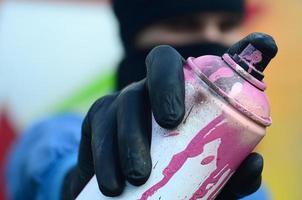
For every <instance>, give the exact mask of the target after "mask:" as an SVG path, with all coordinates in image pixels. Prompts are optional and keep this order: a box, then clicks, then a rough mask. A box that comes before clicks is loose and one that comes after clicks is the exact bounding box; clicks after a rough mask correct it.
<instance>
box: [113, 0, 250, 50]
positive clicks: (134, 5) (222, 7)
mask: <svg viewBox="0 0 302 200" xmlns="http://www.w3.org/2000/svg"><path fill="white" fill-rule="evenodd" d="M112 1H113V10H114V13H115V15H116V17H117V19H118V22H119V28H120V36H121V39H122V42H123V45H124V48H125V51H126V52H128V51H129V49H131V48H133V45H134V39H135V37H136V36H137V34H138V33H139V32H140V31H142V30H143V29H145V28H146V27H148V26H149V25H151V24H154V23H156V22H159V21H161V20H164V19H168V18H173V17H177V16H184V15H192V14H197V13H202V12H228V13H233V14H238V16H240V17H243V15H244V7H245V0H112Z"/></svg>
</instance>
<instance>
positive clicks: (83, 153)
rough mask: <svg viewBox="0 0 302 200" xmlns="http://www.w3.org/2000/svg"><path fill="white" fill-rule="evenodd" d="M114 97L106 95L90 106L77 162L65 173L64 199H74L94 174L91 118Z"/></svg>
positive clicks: (84, 122) (83, 126)
mask: <svg viewBox="0 0 302 200" xmlns="http://www.w3.org/2000/svg"><path fill="white" fill-rule="evenodd" d="M114 98H115V96H108V97H106V98H101V99H99V100H97V101H96V102H95V103H94V104H93V105H92V106H91V108H90V110H89V111H88V113H87V115H86V117H85V119H84V121H83V123H82V135H81V142H80V147H79V156H78V163H77V165H76V166H75V167H74V168H73V169H72V170H70V172H69V173H68V174H67V175H66V178H65V182H64V195H63V196H64V199H75V198H76V197H77V196H78V195H79V194H80V192H81V191H82V190H83V188H84V187H85V186H86V184H87V183H88V182H89V180H90V179H91V178H92V176H93V175H94V174H95V170H94V163H93V156H92V150H91V139H92V137H91V134H92V132H91V120H92V118H93V116H94V115H95V114H96V113H97V112H102V108H107V107H108V106H109V105H111V103H112V101H113V99H114Z"/></svg>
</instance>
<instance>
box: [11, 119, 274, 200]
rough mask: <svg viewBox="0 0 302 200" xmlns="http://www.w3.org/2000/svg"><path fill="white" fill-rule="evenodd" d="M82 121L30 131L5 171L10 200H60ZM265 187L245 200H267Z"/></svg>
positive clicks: (41, 124)
mask: <svg viewBox="0 0 302 200" xmlns="http://www.w3.org/2000/svg"><path fill="white" fill-rule="evenodd" d="M82 120H83V118H82V117H80V116H77V115H74V114H63V115H59V116H54V117H51V118H48V119H45V120H43V121H40V122H38V123H37V124H35V125H34V126H32V127H30V128H28V129H27V130H26V131H25V133H23V134H22V137H21V138H20V139H19V141H18V142H17V143H16V145H15V147H14V149H13V151H12V153H11V155H10V157H9V160H8V166H7V170H6V179H7V188H8V192H9V197H10V199H11V200H24V199H26V200H58V199H60V193H61V188H62V184H63V180H64V176H65V175H66V173H67V172H68V170H69V169H70V168H72V167H73V166H75V165H76V161H77V154H78V147H79V143H80V137H81V124H82ZM268 199H269V198H268V195H267V194H266V191H265V189H264V188H263V187H262V188H261V189H260V190H259V191H258V192H257V193H256V194H254V195H252V196H250V197H247V198H244V200H268Z"/></svg>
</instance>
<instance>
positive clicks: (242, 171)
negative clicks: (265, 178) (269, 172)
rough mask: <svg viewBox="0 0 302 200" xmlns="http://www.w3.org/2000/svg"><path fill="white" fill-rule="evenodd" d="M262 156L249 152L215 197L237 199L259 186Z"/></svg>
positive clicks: (254, 190)
mask: <svg viewBox="0 0 302 200" xmlns="http://www.w3.org/2000/svg"><path fill="white" fill-rule="evenodd" d="M262 170H263V158H262V156H261V155H260V154H258V153H251V154H250V155H249V156H248V157H247V158H246V159H245V160H244V161H243V163H242V164H241V165H240V167H239V169H238V170H237V171H236V172H235V174H234V175H233V176H232V177H231V179H230V180H229V182H228V183H227V184H226V185H225V187H224V188H223V190H222V191H221V193H220V194H219V196H218V197H217V199H230V200H231V199H239V198H243V197H246V196H248V195H250V194H253V193H254V192H256V191H257V190H258V189H259V188H260V186H261V173H262Z"/></svg>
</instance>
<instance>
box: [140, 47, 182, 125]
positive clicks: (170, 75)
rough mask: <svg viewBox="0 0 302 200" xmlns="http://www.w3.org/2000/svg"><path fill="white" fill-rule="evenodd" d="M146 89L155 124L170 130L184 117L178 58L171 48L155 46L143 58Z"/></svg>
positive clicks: (180, 65) (179, 56) (180, 61)
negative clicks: (145, 70)
mask: <svg viewBox="0 0 302 200" xmlns="http://www.w3.org/2000/svg"><path fill="white" fill-rule="evenodd" d="M146 65H147V87H148V91H149V96H150V102H151V108H152V112H153V114H154V118H155V120H156V122H157V123H158V124H159V125H160V126H162V127H163V128H169V129H171V128H174V127H176V126H177V125H178V124H179V123H180V122H181V121H182V120H183V117H184V114H185V83H184V72H183V65H184V60H183V58H182V57H181V55H180V54H179V53H178V52H177V51H176V50H175V49H174V48H172V47H170V46H167V45H163V46H158V47H155V48H154V49H153V50H152V51H151V52H150V53H149V54H148V56H147V58H146Z"/></svg>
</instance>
